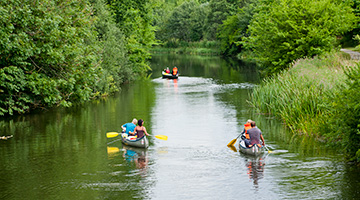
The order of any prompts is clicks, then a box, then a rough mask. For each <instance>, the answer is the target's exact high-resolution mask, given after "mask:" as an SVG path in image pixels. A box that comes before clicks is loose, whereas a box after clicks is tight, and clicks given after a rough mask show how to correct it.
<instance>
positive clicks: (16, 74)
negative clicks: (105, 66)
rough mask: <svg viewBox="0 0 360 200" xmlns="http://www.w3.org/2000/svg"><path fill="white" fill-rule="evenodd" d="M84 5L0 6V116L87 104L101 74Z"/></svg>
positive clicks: (55, 0)
mask: <svg viewBox="0 0 360 200" xmlns="http://www.w3.org/2000/svg"><path fill="white" fill-rule="evenodd" d="M91 9H92V8H91V6H90V5H89V4H88V2H87V1H86V0H68V1H62V0H34V1H17V0H3V1H0V23H1V24H2V26H1V28H0V55H1V56H0V115H5V114H10V115H12V114H13V113H14V111H15V112H18V113H24V112H26V111H28V110H29V109H30V108H34V107H44V106H51V105H59V104H61V105H64V106H69V105H71V104H72V103H73V102H77V101H86V100H89V99H91V98H92V97H93V96H94V93H95V90H96V89H95V86H96V83H97V81H98V80H99V79H98V78H99V76H98V75H99V74H101V73H102V69H101V68H100V67H99V65H98V63H99V57H98V56H97V53H96V52H97V51H98V49H97V45H96V42H95V41H96V32H95V31H94V29H93V16H92V10H91Z"/></svg>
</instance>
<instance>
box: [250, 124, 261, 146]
mask: <svg viewBox="0 0 360 200" xmlns="http://www.w3.org/2000/svg"><path fill="white" fill-rule="evenodd" d="M247 133H248V134H249V136H250V144H251V145H254V144H261V143H260V135H261V134H262V133H261V130H260V129H258V128H257V127H254V128H251V129H249V130H247Z"/></svg>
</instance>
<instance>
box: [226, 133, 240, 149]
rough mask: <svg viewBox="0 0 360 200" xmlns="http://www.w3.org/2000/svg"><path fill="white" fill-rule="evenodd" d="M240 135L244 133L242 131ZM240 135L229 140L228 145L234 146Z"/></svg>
mask: <svg viewBox="0 0 360 200" xmlns="http://www.w3.org/2000/svg"><path fill="white" fill-rule="evenodd" d="M240 135H242V133H240ZM240 135H239V136H237V138H235V139H233V140H231V142H229V144H228V146H232V145H234V144H235V142H236V140H237V139H238V138H239V137H240Z"/></svg>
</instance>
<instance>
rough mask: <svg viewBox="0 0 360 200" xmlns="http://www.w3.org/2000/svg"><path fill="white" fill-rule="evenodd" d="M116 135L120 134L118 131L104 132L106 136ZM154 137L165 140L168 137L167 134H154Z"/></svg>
mask: <svg viewBox="0 0 360 200" xmlns="http://www.w3.org/2000/svg"><path fill="white" fill-rule="evenodd" d="M118 135H120V133H118V132H108V133H106V137H107V138H113V137H116V136H118ZM150 136H152V135H150ZM154 137H156V138H157V139H160V140H167V139H168V136H166V135H155V136H154Z"/></svg>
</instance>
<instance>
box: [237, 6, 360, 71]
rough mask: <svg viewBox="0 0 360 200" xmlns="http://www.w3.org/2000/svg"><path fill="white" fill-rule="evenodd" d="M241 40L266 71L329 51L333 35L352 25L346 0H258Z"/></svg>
mask: <svg viewBox="0 0 360 200" xmlns="http://www.w3.org/2000/svg"><path fill="white" fill-rule="evenodd" d="M255 13H256V14H255V15H254V17H253V19H252V21H251V23H250V25H249V31H250V33H251V35H250V36H249V37H245V38H244V41H243V42H242V43H241V44H243V45H244V46H245V47H246V48H247V49H248V50H251V51H252V52H253V53H254V54H255V55H256V59H257V60H258V61H260V63H261V64H262V66H263V67H264V69H265V70H266V71H267V73H273V72H278V71H280V70H282V69H284V68H286V67H288V65H289V64H290V63H291V62H293V61H294V60H296V59H298V58H302V57H312V56H314V55H320V54H323V53H324V52H328V51H331V50H332V49H333V48H334V47H335V42H336V36H337V35H339V34H341V33H344V32H345V31H348V30H350V29H351V28H352V27H354V23H355V22H356V20H357V18H356V16H355V15H354V14H353V12H352V8H351V4H350V2H349V1H340V0H336V1H333V0H320V1H312V0H260V2H259V5H258V6H257V7H256V10H255Z"/></svg>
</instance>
